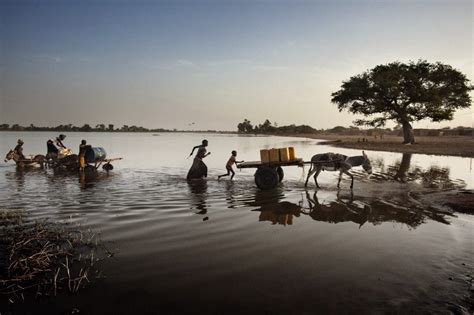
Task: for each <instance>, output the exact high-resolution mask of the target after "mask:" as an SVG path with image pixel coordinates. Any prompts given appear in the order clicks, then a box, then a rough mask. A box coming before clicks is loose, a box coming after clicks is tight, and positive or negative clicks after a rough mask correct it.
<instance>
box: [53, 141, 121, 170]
mask: <svg viewBox="0 0 474 315" xmlns="http://www.w3.org/2000/svg"><path fill="white" fill-rule="evenodd" d="M84 159H85V163H86V166H85V168H84V169H85V171H88V172H90V171H96V170H97V169H98V168H99V167H100V166H102V169H103V170H104V171H107V172H108V171H111V170H113V168H114V167H113V165H112V164H111V162H113V161H118V160H121V159H122V158H111V159H110V158H109V159H108V158H107V153H106V152H105V149H104V148H101V147H92V146H87V149H86V152H85V154H84ZM48 164H49V166H50V167H52V168H54V169H64V170H69V171H76V170H78V169H79V156H78V155H77V154H73V153H72V150H71V149H62V150H60V152H59V155H58V157H57V158H55V159H51V160H50V161H48Z"/></svg>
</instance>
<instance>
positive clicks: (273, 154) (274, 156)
mask: <svg viewBox="0 0 474 315" xmlns="http://www.w3.org/2000/svg"><path fill="white" fill-rule="evenodd" d="M270 162H280V150H278V149H270Z"/></svg>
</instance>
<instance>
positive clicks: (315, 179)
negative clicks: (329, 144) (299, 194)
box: [314, 166, 322, 188]
mask: <svg viewBox="0 0 474 315" xmlns="http://www.w3.org/2000/svg"><path fill="white" fill-rule="evenodd" d="M321 170H322V168H321V166H318V167H317V169H316V174H314V182H315V183H316V187H318V188H321V187H319V184H318V176H319V173H321Z"/></svg>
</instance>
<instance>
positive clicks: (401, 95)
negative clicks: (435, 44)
mask: <svg viewBox="0 0 474 315" xmlns="http://www.w3.org/2000/svg"><path fill="white" fill-rule="evenodd" d="M472 89H473V87H472V86H471V85H470V84H469V80H468V79H467V78H466V76H465V75H464V74H463V73H461V72H459V71H458V70H456V69H454V68H452V67H451V66H449V65H446V64H442V63H440V62H437V63H429V62H427V61H425V60H419V61H417V62H409V63H408V64H405V63H400V62H392V63H389V64H386V65H379V66H376V67H375V68H373V69H371V70H368V71H366V72H364V73H362V74H359V75H356V76H353V77H351V78H350V79H349V80H348V81H344V82H343V83H342V86H341V89H340V90H339V91H337V92H334V93H332V95H331V96H332V99H331V101H332V102H333V103H335V104H337V106H338V109H339V111H343V110H347V111H349V112H351V113H354V114H363V115H365V116H366V119H358V120H356V121H355V122H354V123H355V124H356V125H369V126H374V127H380V126H383V125H385V123H386V122H387V121H388V120H394V121H396V122H397V123H399V124H401V125H402V126H403V131H404V142H405V143H414V136H413V130H412V125H411V124H412V122H414V121H419V120H422V119H430V120H431V121H434V122H439V121H442V120H451V119H452V118H453V113H454V112H455V110H456V109H459V108H468V107H470V106H471V97H470V95H469V91H471V90H472Z"/></svg>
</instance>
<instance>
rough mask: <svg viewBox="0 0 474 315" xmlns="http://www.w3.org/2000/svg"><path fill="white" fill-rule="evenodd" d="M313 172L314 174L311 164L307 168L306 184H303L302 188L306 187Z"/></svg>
mask: <svg viewBox="0 0 474 315" xmlns="http://www.w3.org/2000/svg"><path fill="white" fill-rule="evenodd" d="M314 172H316V170H313V164H312V163H311V166H310V167H309V171H308V176H307V177H306V182H305V183H304V187H307V186H308V179H309V177H310V176H311V175H313V173H314Z"/></svg>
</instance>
